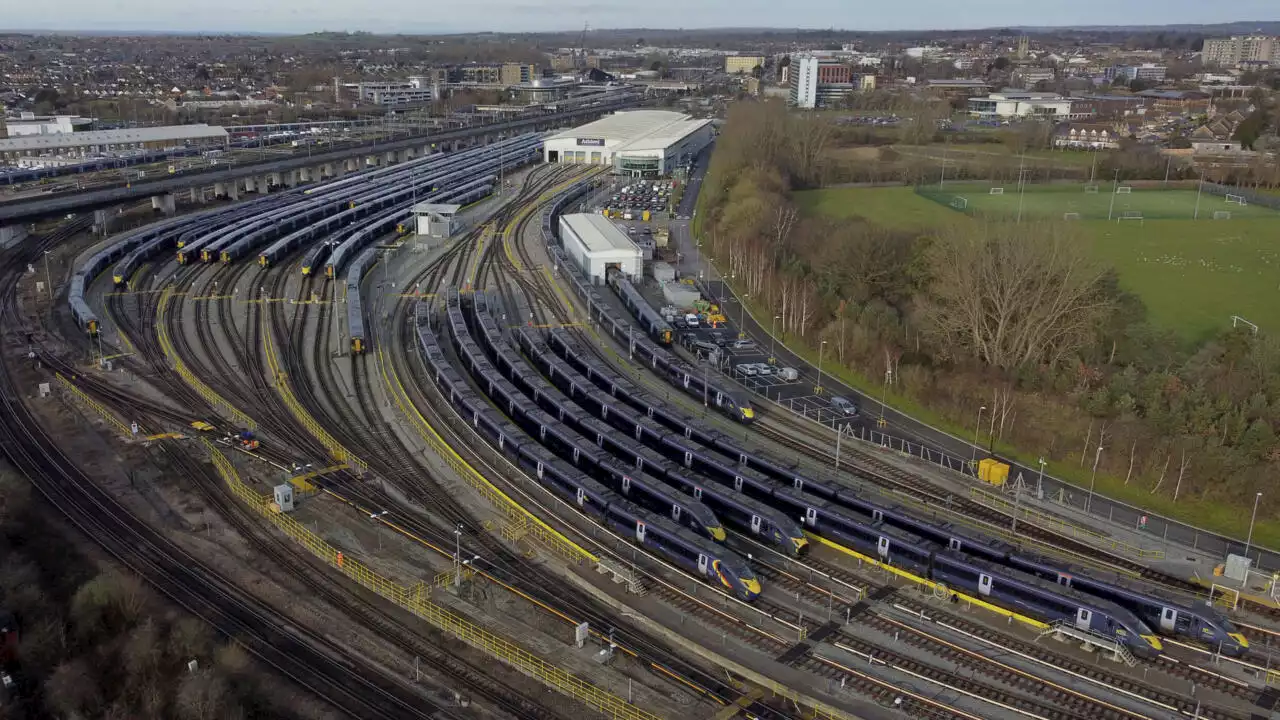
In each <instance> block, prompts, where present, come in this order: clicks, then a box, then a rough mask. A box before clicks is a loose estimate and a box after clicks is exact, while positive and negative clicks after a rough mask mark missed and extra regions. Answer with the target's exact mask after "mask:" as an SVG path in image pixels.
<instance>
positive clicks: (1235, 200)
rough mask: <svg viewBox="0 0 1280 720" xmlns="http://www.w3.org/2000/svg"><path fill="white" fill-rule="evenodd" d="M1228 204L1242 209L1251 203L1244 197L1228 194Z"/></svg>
mask: <svg viewBox="0 0 1280 720" xmlns="http://www.w3.org/2000/svg"><path fill="white" fill-rule="evenodd" d="M1227 204H1228V205H1239V206H1241V207H1244V206H1245V205H1248V204H1249V202H1248V201H1247V200H1245V199H1244V196H1243V195H1232V194H1230V193H1227Z"/></svg>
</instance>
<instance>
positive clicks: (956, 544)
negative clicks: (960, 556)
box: [947, 538, 960, 551]
mask: <svg viewBox="0 0 1280 720" xmlns="http://www.w3.org/2000/svg"><path fill="white" fill-rule="evenodd" d="M947 547H949V548H951V549H952V550H957V551H958V550H959V549H960V538H947Z"/></svg>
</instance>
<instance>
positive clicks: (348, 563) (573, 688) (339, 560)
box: [202, 439, 660, 720]
mask: <svg viewBox="0 0 1280 720" xmlns="http://www.w3.org/2000/svg"><path fill="white" fill-rule="evenodd" d="M202 442H204V444H205V448H206V449H207V450H208V452H209V457H210V458H211V459H212V461H213V465H214V467H215V468H216V469H217V471H218V474H219V475H220V476H221V477H222V480H223V482H224V483H226V485H227V486H228V487H229V488H230V489H231V491H232V493H233V494H234V495H235V496H236V497H238V498H240V499H241V500H243V501H244V502H245V504H246V505H248V506H249V507H250V508H251V509H253V510H254V511H255V512H257V513H259V514H260V515H262V516H263V517H264V518H266V519H267V520H268V521H269V522H270V523H271V524H272V525H274V526H275V527H276V528H277V529H278V530H280V531H281V532H283V533H284V534H285V535H287V536H289V537H290V538H291V539H293V540H294V541H295V542H297V543H298V544H300V545H302V546H303V547H304V548H306V549H307V550H308V551H309V552H310V553H312V554H313V555H315V556H316V557H317V558H319V559H320V560H321V561H323V562H324V563H326V564H327V565H329V566H330V567H332V568H335V569H336V570H338V571H339V572H341V573H342V574H344V575H346V576H347V577H349V578H351V579H352V580H354V581H356V582H357V583H358V584H360V585H361V586H362V587H365V588H367V589H369V590H372V591H373V592H375V593H377V594H378V595H381V596H382V597H384V598H386V599H387V600H390V601H391V602H393V603H395V604H396V605H399V606H400V607H402V608H404V609H405V610H408V611H409V612H411V613H413V614H414V615H417V616H418V617H419V618H422V619H423V620H426V621H427V622H428V623H430V624H431V625H433V626H435V627H436V628H438V629H439V630H441V631H443V632H445V633H447V634H449V635H452V636H454V637H456V638H458V639H459V640H462V641H463V642H465V643H467V644H468V645H471V646H472V647H475V648H478V649H480V650H482V651H484V652H485V653H488V654H489V655H492V656H493V657H495V658H498V659H499V660H501V661H503V662H505V663H506V664H508V665H510V666H511V667H513V668H515V669H516V670H518V671H519V672H521V673H524V674H525V675H528V676H529V677H532V678H534V679H535V680H537V681H539V682H541V683H542V684H544V685H546V686H547V687H550V688H551V689H553V690H555V691H557V692H560V693H562V694H564V695H567V696H569V697H571V698H574V699H575V700H578V701H579V702H581V703H583V704H584V705H586V706H588V707H590V708H592V709H594V710H597V711H599V712H600V713H602V714H603V715H604V716H605V717H609V718H614V719H615V720H660V719H659V717H658V716H657V715H654V714H653V713H650V712H648V711H646V710H643V709H641V708H638V707H636V706H635V705H632V704H631V703H628V702H627V701H625V700H623V699H622V698H620V697H618V696H616V695H614V694H612V693H608V692H605V691H604V690H601V689H599V688H598V687H596V686H595V685H594V684H592V683H590V682H587V681H586V680H583V679H582V678H579V677H577V676H575V675H573V674H572V673H570V672H568V671H566V670H564V669H562V668H560V667H558V666H556V665H553V664H551V663H549V662H547V661H545V660H543V659H542V658H540V657H538V656H537V655H534V654H533V653H531V652H529V651H528V650H525V649H524V648H522V647H520V646H518V645H516V644H515V643H512V642H510V641H509V640H507V639H506V638H503V637H501V636H499V635H497V634H495V633H493V632H490V631H489V630H486V629H485V628H483V627H481V626H479V625H476V624H475V623H473V622H471V621H470V620H468V619H466V618H465V617H463V616H461V615H459V614H457V613H455V612H453V611H451V610H449V609H447V608H444V607H442V606H440V605H437V604H435V603H433V602H431V601H430V600H429V599H428V595H429V594H430V593H429V591H428V589H427V587H426V586H425V585H424V584H423V583H417V584H416V585H414V586H413V587H405V586H403V585H401V584H399V583H397V582H395V581H393V580H390V579H388V578H385V577H383V576H381V575H379V574H377V573H375V572H374V571H373V570H371V569H370V568H369V566H367V565H365V564H364V563H362V562H360V561H359V560H357V559H355V558H353V557H351V556H350V555H348V554H345V553H343V552H342V551H341V550H339V549H338V548H336V547H334V546H332V545H330V544H329V543H328V542H326V541H325V540H324V539H323V538H321V537H320V536H319V535H317V534H315V533H314V532H312V531H311V530H309V529H307V527H306V526H304V525H303V524H302V523H299V522H298V521H296V520H294V519H293V518H291V517H289V516H288V515H286V514H284V513H281V512H278V511H277V510H276V509H275V508H273V507H272V499H271V498H269V497H263V496H261V495H258V494H257V493H256V492H254V491H253V489H252V488H250V487H249V486H247V485H245V484H244V482H243V481H242V480H241V479H240V474H239V473H238V472H236V469H235V466H234V465H232V464H231V461H230V460H228V459H227V458H226V456H225V455H223V454H222V452H221V451H220V450H218V448H217V447H215V446H214V445H213V443H211V442H209V441H208V440H203V439H202ZM442 574H447V575H449V576H450V577H452V576H453V573H452V572H450V573H442Z"/></svg>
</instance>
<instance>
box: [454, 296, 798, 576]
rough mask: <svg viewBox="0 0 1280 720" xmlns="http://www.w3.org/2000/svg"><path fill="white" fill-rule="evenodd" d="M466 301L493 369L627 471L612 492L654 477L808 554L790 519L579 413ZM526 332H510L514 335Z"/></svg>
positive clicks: (750, 532)
mask: <svg viewBox="0 0 1280 720" xmlns="http://www.w3.org/2000/svg"><path fill="white" fill-rule="evenodd" d="M471 297H473V298H474V307H473V316H474V317H475V320H476V325H477V326H478V328H479V333H478V337H479V339H480V341H481V345H482V346H483V347H484V349H485V350H486V351H487V353H488V356H489V358H491V359H492V361H493V363H494V365H495V366H496V367H497V369H498V371H500V372H501V373H502V375H503V376H504V377H506V378H509V379H510V380H511V382H512V383H513V384H514V385H515V386H516V387H517V388H518V389H519V390H521V391H522V392H523V393H524V395H525V396H526V397H528V398H530V399H532V400H533V401H534V402H535V403H536V404H538V405H540V406H541V407H542V408H543V409H544V410H546V411H547V412H548V413H550V414H551V415H552V416H553V417H555V418H558V419H559V420H560V422H563V423H566V424H568V425H569V426H570V427H572V428H573V429H574V430H576V431H577V432H578V433H579V434H581V435H582V436H583V437H584V438H586V439H588V440H590V439H592V438H594V439H595V445H596V446H597V447H599V448H601V449H604V450H607V451H608V452H609V453H611V454H612V455H614V456H615V457H618V458H620V459H622V460H623V461H624V462H625V463H626V465H627V466H628V467H629V468H630V469H629V470H628V471H627V472H625V473H623V474H622V475H621V477H619V478H616V479H615V481H614V486H613V487H614V490H619V491H621V492H622V493H623V494H624V495H629V490H628V487H629V486H631V485H634V484H636V483H638V482H645V483H649V482H651V481H652V480H653V479H654V478H656V479H657V480H659V481H661V483H662V484H663V485H664V486H666V487H670V488H672V489H673V490H674V491H675V492H677V493H681V494H682V495H683V496H684V497H685V498H686V500H685V501H686V502H692V503H695V504H697V505H698V506H702V505H705V506H706V507H709V508H710V509H711V511H712V512H713V513H715V515H716V516H718V517H720V518H721V520H722V521H724V522H726V523H727V524H728V525H729V526H730V527H732V528H733V529H734V530H737V531H738V532H740V533H742V534H743V535H746V536H749V537H755V538H756V539H758V540H759V541H760V542H763V543H765V544H770V545H773V546H775V547H777V548H778V549H779V550H780V551H781V552H784V553H787V554H789V555H791V556H800V555H804V554H805V553H806V552H807V551H808V549H809V541H808V539H807V538H806V537H805V536H804V532H803V531H802V530H801V528H800V526H799V524H798V523H797V522H796V521H795V520H794V519H791V518H787V517H785V516H784V515H782V514H781V513H779V512H777V511H776V510H773V509H772V508H769V507H766V506H763V505H761V504H759V503H756V502H755V501H752V500H750V499H749V498H742V497H736V498H735V497H733V493H729V492H725V491H722V490H720V489H719V488H718V487H717V486H716V485H714V484H712V483H709V482H707V481H706V480H705V478H698V477H695V476H693V474H692V473H690V472H687V471H685V470H683V469H682V468H681V467H680V466H679V465H678V464H676V463H674V462H672V461H670V460H667V459H666V458H664V457H662V456H661V455H659V454H658V453H656V452H654V451H652V450H650V449H649V448H647V447H644V446H642V445H637V444H635V443H633V442H628V437H629V436H628V435H623V434H619V433H617V432H616V431H615V430H614V428H613V427H610V426H609V425H608V424H606V423H605V422H602V421H601V420H597V419H595V418H594V417H592V415H594V414H597V412H596V408H594V407H591V408H585V411H584V407H580V406H579V404H578V403H577V402H575V401H574V399H572V398H571V397H568V396H566V395H564V394H562V393H561V392H560V391H559V390H557V389H556V386H554V385H552V384H550V383H548V382H547V381H546V380H545V379H544V378H543V377H542V376H541V375H539V374H538V372H537V371H536V370H535V369H534V368H532V367H530V366H529V365H528V364H527V363H526V362H525V360H524V359H523V358H521V357H520V355H519V354H518V353H517V352H516V350H515V349H514V348H512V347H511V346H510V345H509V344H508V343H507V341H506V339H505V338H504V337H503V334H502V331H501V330H500V329H499V328H498V324H497V322H496V321H495V320H494V318H493V316H492V314H491V313H489V312H487V309H486V308H485V307H484V305H485V298H484V295H483V294H475V295H472V296H471ZM526 330H527V329H526V328H516V332H518V333H524V332H526ZM599 414H600V416H601V418H602V419H610V415H609V413H608V412H607V411H606V412H604V413H599ZM619 482H620V483H621V485H619V484H618V483H619ZM649 492H652V490H649ZM712 537H713V539H715V540H718V541H722V540H723V539H724V531H723V529H721V528H717V533H716V534H714V535H713V536H712Z"/></svg>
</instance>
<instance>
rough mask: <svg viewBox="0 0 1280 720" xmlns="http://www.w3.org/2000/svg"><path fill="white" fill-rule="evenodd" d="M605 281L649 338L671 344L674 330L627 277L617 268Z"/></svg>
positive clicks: (607, 275)
mask: <svg viewBox="0 0 1280 720" xmlns="http://www.w3.org/2000/svg"><path fill="white" fill-rule="evenodd" d="M605 280H606V281H607V282H608V283H609V287H611V288H613V290H614V292H616V293H617V294H618V298H619V299H620V300H622V305H623V307H625V308H627V310H630V311H631V314H632V315H633V316H635V319H636V322H638V323H639V324H640V327H641V328H643V329H644V331H645V332H646V333H648V334H649V337H651V338H653V340H654V341H655V342H658V343H661V344H663V345H670V344H671V336H672V329H671V325H670V324H669V323H668V322H667V321H666V320H665V319H663V317H662V315H660V314H659V313H658V311H657V309H655V308H654V307H653V306H652V305H650V304H649V301H648V300H645V299H644V296H643V295H641V294H640V291H639V290H637V289H636V288H635V286H634V285H632V284H631V281H630V280H628V279H627V277H626V275H624V274H623V273H622V271H621V270H619V269H617V268H609V270H608V272H607V273H605Z"/></svg>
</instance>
